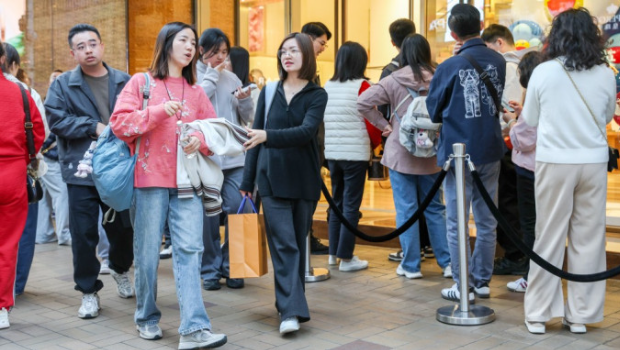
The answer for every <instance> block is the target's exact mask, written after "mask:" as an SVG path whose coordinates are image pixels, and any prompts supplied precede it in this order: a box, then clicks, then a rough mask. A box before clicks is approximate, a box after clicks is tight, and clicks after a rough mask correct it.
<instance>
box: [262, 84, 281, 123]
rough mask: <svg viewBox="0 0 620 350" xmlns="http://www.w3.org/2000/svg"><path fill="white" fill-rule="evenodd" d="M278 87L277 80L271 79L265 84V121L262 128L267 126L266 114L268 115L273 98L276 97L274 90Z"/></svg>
mask: <svg viewBox="0 0 620 350" xmlns="http://www.w3.org/2000/svg"><path fill="white" fill-rule="evenodd" d="M277 89H278V82H277V81H272V82H270V83H267V85H265V123H264V124H263V129H265V127H266V126H267V116H268V115H269V110H271V104H272V102H273V99H274V98H275V97H276V90H277Z"/></svg>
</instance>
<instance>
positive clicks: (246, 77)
mask: <svg viewBox="0 0 620 350" xmlns="http://www.w3.org/2000/svg"><path fill="white" fill-rule="evenodd" d="M230 63H231V64H232V71H233V73H235V75H236V76H237V77H238V78H239V80H241V85H242V86H247V85H248V84H250V53H249V52H248V50H246V49H244V48H243V47H241V46H233V47H231V48H230Z"/></svg>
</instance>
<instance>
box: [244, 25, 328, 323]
mask: <svg viewBox="0 0 620 350" xmlns="http://www.w3.org/2000/svg"><path fill="white" fill-rule="evenodd" d="M278 71H279V74H280V81H279V82H277V87H276V88H275V89H276V91H275V94H274V95H273V99H272V101H271V104H270V108H269V110H268V112H267V113H265V108H266V104H267V103H268V101H265V99H266V90H267V89H268V87H266V88H264V89H263V90H262V91H261V94H260V97H259V99H258V106H257V108H256V116H255V118H254V126H253V129H250V130H249V132H248V136H249V137H250V140H249V141H248V142H247V143H246V144H245V146H246V148H247V149H248V150H249V151H248V153H247V155H246V159H245V173H244V178H243V182H242V184H241V187H240V188H241V194H242V195H244V196H245V195H251V192H252V191H253V190H254V185H255V184H256V185H258V191H259V192H260V195H261V199H262V204H263V211H264V214H265V226H266V229H267V241H268V243H269V249H270V251H271V259H272V262H273V269H274V276H275V291H276V308H277V309H278V312H279V313H280V318H281V320H282V323H281V324H280V333H282V334H284V333H289V332H295V331H297V330H299V323H300V322H307V321H309V320H310V312H309V310H308V303H307V301H306V296H305V294H304V292H305V286H304V283H305V254H306V235H307V233H308V231H309V229H310V227H311V225H312V215H313V213H314V209H315V208H316V204H317V202H318V200H319V198H320V192H321V175H320V164H319V148H318V144H317V133H318V130H319V125H320V124H321V123H322V122H323V114H324V112H325V106H326V104H327V93H326V92H325V90H323V89H322V88H321V87H319V86H317V85H316V84H314V83H313V82H312V80H313V79H314V77H315V75H316V58H315V56H314V51H313V48H312V41H311V40H310V38H309V37H308V36H307V35H306V34H301V33H292V34H290V35H288V36H287V37H286V38H284V40H283V41H282V43H281V44H280V47H279V49H278ZM271 88H274V86H272V87H271Z"/></svg>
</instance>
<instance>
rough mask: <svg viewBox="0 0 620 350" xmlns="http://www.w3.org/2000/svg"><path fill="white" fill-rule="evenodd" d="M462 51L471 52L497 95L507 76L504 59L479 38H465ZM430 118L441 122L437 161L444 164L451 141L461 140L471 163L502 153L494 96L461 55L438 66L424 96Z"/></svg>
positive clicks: (500, 91) (493, 159) (485, 160)
mask: <svg viewBox="0 0 620 350" xmlns="http://www.w3.org/2000/svg"><path fill="white" fill-rule="evenodd" d="M461 52H467V53H468V54H470V55H471V56H472V57H473V58H474V59H475V60H476V61H477V62H478V64H479V65H480V66H481V67H482V68H483V69H484V70H485V71H486V72H487V73H488V74H489V77H490V79H491V82H492V83H493V85H495V88H496V89H497V92H498V94H499V96H500V97H501V96H502V91H503V90H504V84H505V80H506V60H505V59H504V57H502V55H501V54H499V53H497V52H495V51H493V50H491V49H489V48H487V47H486V45H485V44H484V42H483V41H482V39H480V38H474V39H470V40H468V41H466V42H465V43H464V44H463V46H462V47H461V50H460V51H459V53H461ZM426 107H427V108H428V112H429V115H430V117H431V119H432V120H433V122H435V123H443V126H442V129H441V133H440V137H439V149H438V152H437V164H438V165H439V166H443V164H444V163H445V161H446V160H447V159H448V158H449V156H450V154H451V153H452V145H453V144H455V143H464V144H465V145H466V149H465V151H466V153H467V154H469V155H470V157H471V160H472V161H473V162H474V164H486V163H491V162H494V161H498V160H500V159H501V158H502V155H503V154H504V150H503V147H504V146H503V145H504V142H503V138H502V133H501V128H500V121H499V118H498V117H497V113H496V107H495V104H494V102H493V98H492V97H491V95H490V94H489V92H488V91H487V88H486V86H485V85H484V82H483V81H482V80H481V79H480V77H479V75H478V73H477V72H476V70H475V69H474V67H473V66H472V65H471V64H470V63H469V62H468V61H467V60H466V59H465V58H463V57H460V56H458V55H457V56H453V57H451V58H449V59H447V60H446V61H444V62H443V63H442V64H440V65H439V66H438V67H437V70H436V71H435V75H434V76H433V80H432V81H431V85H430V88H429V93H428V97H427V98H426Z"/></svg>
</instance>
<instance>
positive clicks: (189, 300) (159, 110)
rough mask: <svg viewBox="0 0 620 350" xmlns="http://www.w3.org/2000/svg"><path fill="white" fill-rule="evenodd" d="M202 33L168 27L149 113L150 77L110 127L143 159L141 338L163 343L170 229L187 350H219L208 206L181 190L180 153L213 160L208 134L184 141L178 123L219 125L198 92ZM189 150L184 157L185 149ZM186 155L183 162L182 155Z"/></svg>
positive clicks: (140, 80) (155, 65) (137, 79)
mask: <svg viewBox="0 0 620 350" xmlns="http://www.w3.org/2000/svg"><path fill="white" fill-rule="evenodd" d="M196 49H197V44H196V31H195V29H194V28H192V27H190V26H189V25H187V24H184V23H180V22H173V23H168V24H166V25H165V26H164V27H163V28H162V29H161V31H160V32H159V35H158V36H157V42H156V44H155V52H154V55H153V62H152V63H151V67H150V69H149V73H147V74H149V76H150V81H151V83H150V98H149V101H148V106H147V107H146V108H145V109H144V110H141V107H142V96H143V93H142V92H143V89H144V86H145V81H146V79H145V76H144V74H142V73H140V74H136V75H134V76H133V77H132V78H131V80H130V81H129V82H128V83H127V85H126V86H125V88H124V89H123V92H122V93H121V95H120V96H119V98H118V102H117V104H116V108H115V109H114V113H113V114H112V116H111V117H110V125H111V127H112V131H113V132H114V134H115V135H116V136H117V137H118V138H120V139H122V140H124V141H125V142H127V143H128V144H129V145H130V148H131V149H132V151H133V152H135V149H136V144H138V145H139V151H138V159H137V161H136V169H135V183H134V185H135V190H134V197H133V200H134V203H133V206H132V208H131V214H132V221H133V227H134V247H133V248H134V263H135V287H136V299H137V306H136V313H135V322H136V325H137V330H138V332H139V333H140V337H141V338H144V339H149V340H155V339H160V338H161V337H162V331H161V328H160V327H159V320H160V318H161V312H160V311H159V309H158V308H157V306H156V304H155V300H156V298H157V267H158V265H159V247H160V245H161V240H162V232H163V228H164V223H165V222H166V221H167V222H168V225H169V227H170V234H171V236H172V251H173V254H172V262H173V271H174V275H175V282H176V288H177V295H178V300H179V308H180V312H181V325H180V327H179V333H180V334H181V339H180V341H179V349H194V348H199V347H201V348H202V347H210V348H213V347H218V346H221V345H223V344H225V343H226V336H225V335H223V334H213V333H211V323H210V321H209V317H208V316H207V312H206V311H205V308H204V304H203V299H202V293H201V288H200V287H201V286H200V262H201V257H202V251H203V245H202V216H203V208H202V204H201V199H200V198H199V197H198V196H197V195H196V193H195V192H193V191H192V193H190V194H189V196H188V195H187V194H186V193H183V195H181V194H180V193H179V191H178V189H177V179H176V174H177V172H176V169H177V154H178V152H184V153H186V154H192V153H194V152H196V151H200V152H201V153H203V154H208V153H209V151H208V149H207V147H206V146H205V142H204V138H203V137H202V136H201V134H193V135H191V136H189V137H187V138H184V139H183V140H179V138H180V135H179V134H178V133H177V130H178V128H177V122H178V121H181V122H183V123H189V122H192V121H194V120H197V119H206V118H214V117H215V112H214V110H213V106H212V105H211V103H210V102H209V99H208V98H207V96H206V95H205V93H204V91H203V90H202V88H200V86H198V85H196V84H195V83H196V72H195V67H196V62H195V61H196ZM179 143H181V144H182V145H184V146H183V148H182V150H181V148H180V147H178V144H179ZM180 156H183V155H180Z"/></svg>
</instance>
